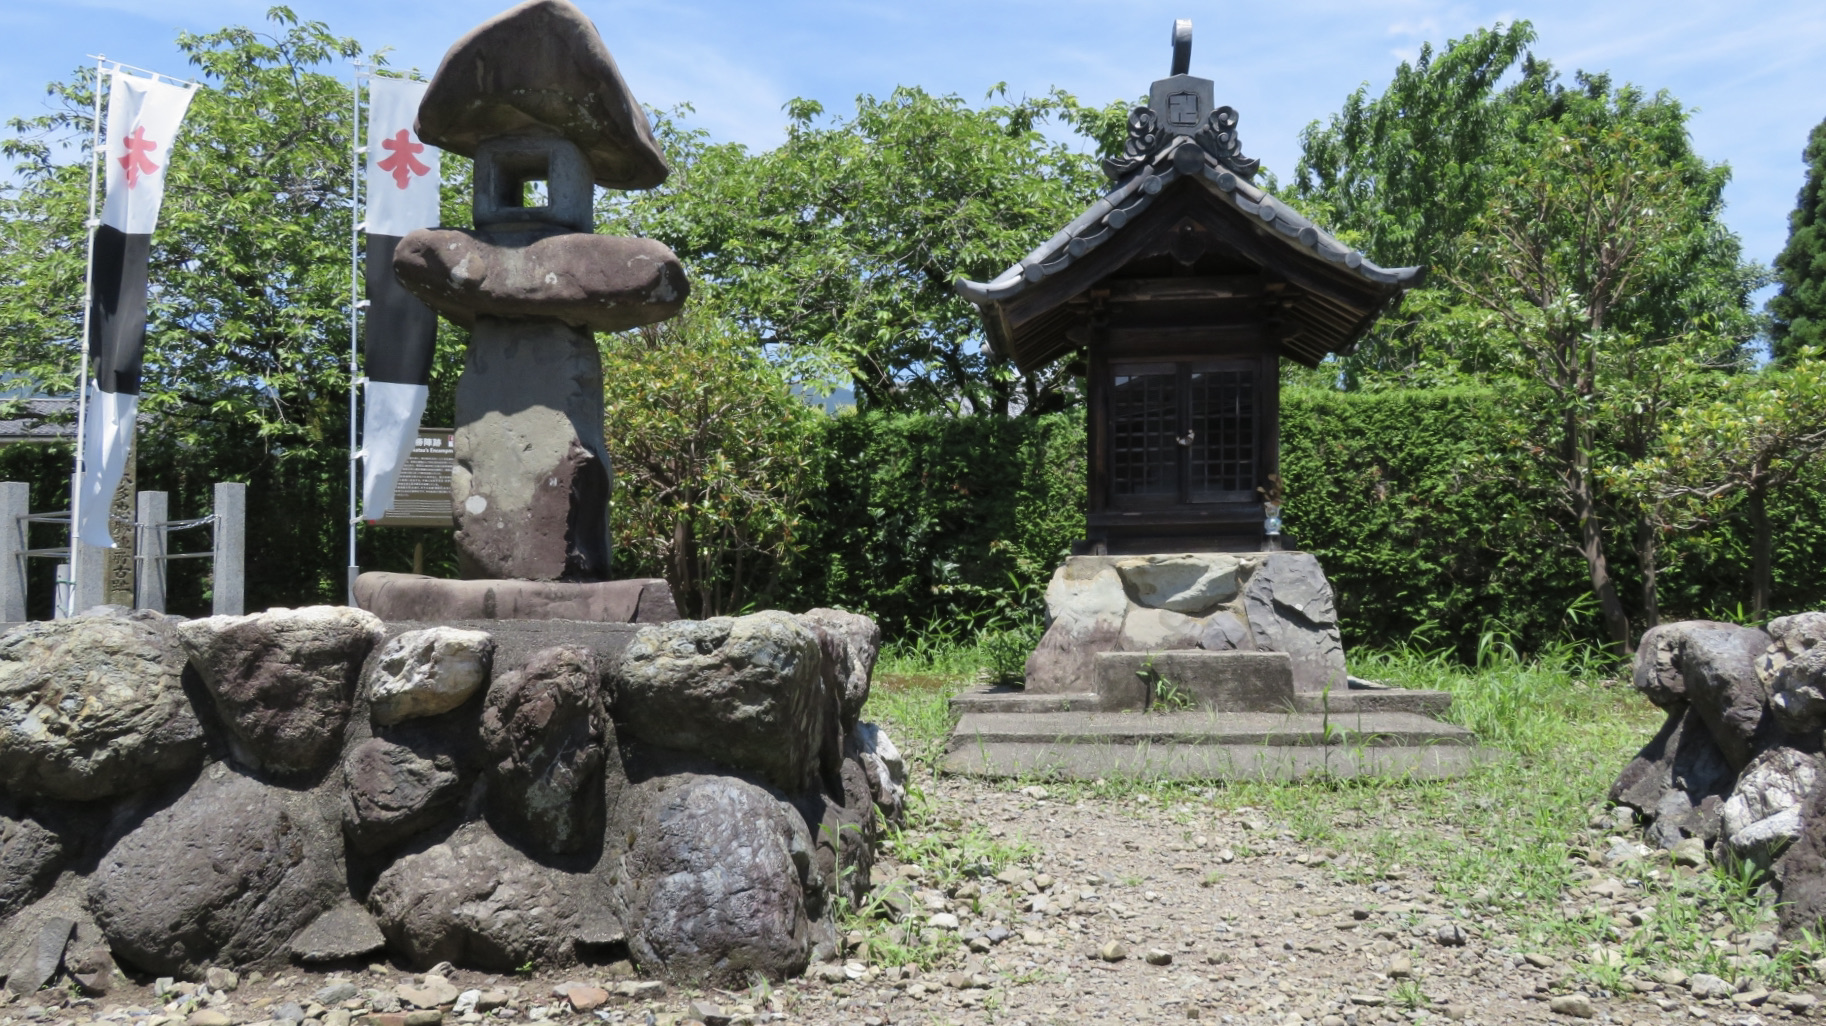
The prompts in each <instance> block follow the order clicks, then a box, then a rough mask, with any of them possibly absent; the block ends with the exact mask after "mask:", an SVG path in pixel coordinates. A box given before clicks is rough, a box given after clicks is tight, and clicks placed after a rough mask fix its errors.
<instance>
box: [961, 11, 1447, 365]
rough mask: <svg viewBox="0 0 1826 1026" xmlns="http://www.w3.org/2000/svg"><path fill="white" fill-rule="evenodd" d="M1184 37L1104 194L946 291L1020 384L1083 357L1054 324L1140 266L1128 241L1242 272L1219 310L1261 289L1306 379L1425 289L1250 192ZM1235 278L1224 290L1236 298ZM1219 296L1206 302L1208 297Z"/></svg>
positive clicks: (1076, 341)
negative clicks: (1186, 250)
mask: <svg viewBox="0 0 1826 1026" xmlns="http://www.w3.org/2000/svg"><path fill="white" fill-rule="evenodd" d="M1181 25H1183V35H1184V38H1183V46H1182V39H1181V38H1180V30H1179V27H1178V26H1176V37H1175V49H1176V54H1175V66H1174V70H1175V71H1176V72H1179V73H1177V74H1175V75H1174V76H1172V77H1170V78H1167V79H1162V80H1161V81H1158V82H1156V83H1154V88H1153V90H1152V94H1151V97H1150V102H1149V104H1148V106H1145V107H1137V108H1135V110H1134V111H1133V112H1132V113H1131V115H1130V118H1129V139H1128V142H1127V146H1126V148H1125V153H1124V156H1122V157H1119V158H1110V159H1105V160H1104V162H1103V169H1104V172H1105V173H1106V174H1108V175H1109V176H1110V178H1112V179H1114V181H1115V185H1114V186H1113V187H1112V188H1111V189H1110V190H1109V192H1107V193H1105V194H1104V196H1103V198H1102V199H1099V200H1098V201H1097V202H1096V203H1094V204H1092V205H1091V207H1090V208H1089V209H1088V210H1086V211H1085V212H1084V213H1082V214H1080V215H1079V216H1078V217H1077V218H1076V219H1074V220H1073V221H1072V222H1071V223H1070V224H1068V225H1066V226H1065V227H1064V228H1063V229H1061V230H1060V231H1059V232H1058V233H1057V234H1055V235H1054V236H1053V237H1052V238H1050V239H1047V240H1046V241H1045V242H1043V243H1041V244H1040V245H1039V246H1037V247H1035V248H1034V250H1033V251H1032V252H1030V253H1028V254H1027V255H1026V256H1024V257H1022V258H1021V259H1020V260H1019V261H1018V262H1016V263H1015V264H1014V265H1013V266H1011V267H1009V268H1008V269H1007V270H1006V271H1004V272H1002V273H1001V274H1000V275H999V276H997V277H996V278H995V280H993V281H989V282H974V281H958V282H956V283H955V287H956V289H957V291H958V293H959V294H960V295H962V296H963V297H964V298H965V299H968V300H969V301H970V302H972V303H975V304H976V305H977V306H978V307H979V308H980V310H981V312H982V316H983V321H984V324H985V326H986V328H987V329H988V333H989V338H990V342H991V344H992V345H994V346H995V347H996V348H997V349H999V350H1001V351H1002V352H1004V353H1005V354H1007V355H1008V356H1009V357H1010V358H1012V359H1013V360H1014V361H1015V363H1016V364H1017V365H1019V366H1020V367H1021V368H1022V369H1024V370H1034V369H1037V368H1038V367H1041V366H1043V365H1045V364H1046V363H1049V362H1051V361H1052V360H1054V359H1056V358H1057V357H1059V356H1060V355H1063V354H1064V353H1066V352H1069V351H1071V350H1074V349H1076V348H1078V347H1079V346H1080V345H1082V344H1083V343H1084V341H1085V339H1086V336H1085V334H1084V332H1083V331H1082V330H1074V329H1081V328H1082V324H1081V323H1079V322H1081V321H1082V320H1083V318H1081V317H1076V316H1060V314H1061V313H1063V312H1064V311H1062V309H1061V308H1062V307H1063V306H1065V305H1066V304H1068V303H1071V302H1073V301H1074V300H1079V299H1080V298H1081V297H1083V296H1085V295H1086V294H1087V293H1089V292H1091V291H1092V290H1093V289H1095V288H1098V287H1099V286H1103V285H1107V284H1108V282H1107V281H1106V279H1109V278H1110V277H1112V276H1118V275H1119V274H1120V272H1122V271H1123V270H1124V268H1125V266H1127V265H1128V264H1129V263H1130V261H1131V260H1133V259H1135V258H1136V257H1138V256H1142V255H1144V254H1145V253H1146V251H1147V250H1146V245H1145V243H1146V242H1147V241H1148V239H1137V238H1135V237H1136V236H1146V237H1149V239H1161V238H1164V237H1166V236H1168V235H1170V234H1171V233H1173V232H1174V231H1176V230H1179V231H1184V232H1187V233H1196V234H1199V235H1201V236H1205V237H1206V241H1204V242H1202V243H1201V244H1200V245H1201V246H1204V247H1214V248H1217V249H1221V250H1223V251H1224V253H1225V256H1226V257H1229V258H1232V259H1233V262H1234V263H1237V264H1238V265H1239V269H1240V268H1241V265H1247V266H1248V267H1252V268H1253V269H1254V274H1255V275H1256V276H1257V277H1258V279H1259V284H1258V286H1257V287H1254V288H1248V287H1244V288H1231V289H1229V291H1230V292H1232V293H1238V294H1237V295H1231V296H1227V297H1226V298H1230V299H1245V300H1249V301H1252V302H1255V303H1256V304H1257V306H1258V307H1259V306H1260V305H1261V301H1262V288H1261V287H1260V285H1261V284H1265V285H1267V287H1268V291H1269V292H1271V293H1272V301H1273V304H1274V306H1275V307H1276V312H1275V321H1276V324H1277V341H1278V342H1279V343H1280V345H1281V347H1282V352H1283V354H1284V355H1286V356H1288V357H1290V358H1292V359H1295V360H1298V361H1299V362H1301V363H1303V364H1306V365H1308V366H1312V365H1316V364H1317V363H1318V362H1319V361H1320V360H1322V359H1324V358H1325V356H1326V355H1327V354H1328V353H1333V352H1348V351H1350V349H1351V347H1353V346H1354V345H1355V344H1356V342H1357V340H1358V339H1359V338H1361V337H1362V335H1363V334H1364V333H1365V332H1366V331H1368V330H1369V327H1370V325H1372V324H1373V323H1374V322H1375V320H1376V318H1377V317H1378V316H1379V315H1380V314H1381V313H1382V311H1383V310H1384V309H1386V308H1387V307H1388V306H1389V305H1390V304H1391V303H1392V302H1394V301H1395V300H1397V299H1398V298H1399V297H1400V295H1401V294H1402V293H1403V292H1404V291H1406V290H1407V289H1409V288H1411V287H1413V286H1415V285H1417V284H1419V283H1420V281H1421V280H1422V278H1423V276H1424V270H1423V269H1422V268H1420V267H1397V268H1385V267H1382V266H1380V265H1378V264H1376V263H1375V262H1373V261H1371V260H1370V259H1368V258H1367V257H1365V256H1364V255H1363V254H1362V253H1361V252H1359V251H1357V250H1355V249H1352V248H1351V247H1349V246H1346V245H1345V244H1344V243H1342V242H1339V241H1338V240H1337V239H1336V238H1335V237H1334V236H1332V234H1331V233H1329V232H1327V231H1325V230H1324V229H1323V228H1320V227H1319V226H1318V225H1315V224H1313V223H1312V221H1310V220H1308V219H1307V218H1305V217H1303V216H1301V215H1300V214H1298V213H1296V212H1295V211H1294V210H1293V209H1292V208H1291V207H1289V206H1288V205H1287V204H1285V203H1283V202H1281V201H1279V200H1277V199H1275V198H1274V197H1273V196H1272V195H1270V194H1269V193H1268V192H1267V191H1265V190H1263V189H1261V188H1260V187H1258V186H1256V185H1255V184H1254V183H1253V182H1252V181H1251V180H1250V179H1251V178H1252V177H1253V176H1254V174H1255V171H1256V168H1257V166H1258V164H1257V162H1256V161H1254V160H1251V159H1250V158H1248V157H1245V156H1243V154H1242V150H1241V144H1240V143H1239V141H1238V139H1237V134H1236V123H1237V114H1236V111H1235V110H1233V109H1231V108H1229V107H1215V108H1213V106H1212V104H1211V96H1212V91H1213V90H1212V84H1211V82H1210V81H1209V80H1207V79H1200V78H1194V77H1193V76H1190V75H1187V74H1184V73H1183V69H1184V66H1185V62H1186V60H1188V59H1189V56H1190V48H1191V46H1190V34H1191V33H1190V25H1189V24H1188V23H1181ZM1153 208H1171V209H1170V210H1168V209H1153ZM1150 214H1153V215H1156V216H1149V215H1150ZM1125 242H1126V243H1128V244H1127V245H1125V244H1124V243H1125ZM1199 252H1200V253H1202V252H1204V250H1203V249H1200V250H1199ZM1175 255H1176V256H1178V255H1180V254H1178V253H1175ZM1197 255H1198V254H1194V255H1193V259H1184V258H1183V257H1182V258H1181V263H1182V265H1183V266H1182V268H1181V271H1180V273H1182V274H1188V275H1189V274H1191V273H1192V271H1193V264H1194V262H1195V260H1196V258H1197ZM1244 277H1248V275H1246V274H1245V275H1241V276H1239V275H1235V274H1231V275H1229V276H1227V278H1226V280H1227V281H1229V282H1231V283H1232V284H1233V285H1235V284H1238V283H1239V278H1244ZM1158 281H1159V279H1156V282H1158ZM1188 284H1190V281H1189V279H1188ZM1222 291H1223V290H1221V289H1219V290H1215V291H1213V290H1210V289H1207V292H1208V293H1210V294H1211V295H1212V296H1217V295H1218V294H1219V293H1220V292H1222ZM1156 292H1158V290H1156Z"/></svg>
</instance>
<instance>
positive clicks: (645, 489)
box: [602, 301, 822, 616]
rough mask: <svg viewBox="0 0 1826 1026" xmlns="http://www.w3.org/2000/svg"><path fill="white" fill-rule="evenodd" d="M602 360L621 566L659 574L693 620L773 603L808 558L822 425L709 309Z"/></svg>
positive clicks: (646, 333) (621, 343) (638, 335)
mask: <svg viewBox="0 0 1826 1026" xmlns="http://www.w3.org/2000/svg"><path fill="white" fill-rule="evenodd" d="M602 349H603V380H604V382H605V392H606V396H607V408H606V414H605V417H604V425H603V427H604V433H605V434H606V436H607V438H608V446H609V452H610V454H611V458H612V459H613V461H614V466H615V500H614V505H613V516H614V521H615V533H616V538H617V550H618V556H617V560H618V561H619V562H621V563H623V564H624V565H629V564H632V565H633V566H637V567H643V568H648V569H657V570H659V572H660V573H661V574H663V575H664V576H665V577H666V579H667V581H668V582H669V583H670V584H671V585H672V592H673V595H675V596H676V597H677V599H678V600H679V602H680V604H681V607H682V608H681V611H682V612H685V614H686V615H688V616H692V615H695V616H718V615H723V614H727V613H739V612H742V611H743V610H744V609H746V608H749V607H750V606H753V605H755V604H758V603H765V602H767V601H768V600H769V599H771V598H772V597H773V596H774V594H775V593H776V592H777V591H778V588H779V581H780V574H781V572H782V571H783V570H785V569H787V568H788V567H789V565H790V563H791V562H792V560H793V558H794V557H795V556H796V555H797V554H798V552H799V547H800V545H801V532H800V518H801V517H802V515H803V513H804V499H805V498H806V495H807V490H808V488H809V487H810V484H811V474H810V469H811V467H812V466H813V464H814V462H815V457H816V454H815V446H816V437H815V430H816V427H817V424H816V420H817V418H819V417H821V416H822V414H820V413H818V412H817V411H816V410H814V409H813V408H812V407H811V406H810V405H808V404H807V403H805V402H804V401H803V400H801V399H800V398H799V397H798V396H797V395H794V394H793V392H792V390H791V388H790V386H789V385H788V383H787V381H786V377H785V375H784V374H783V372H782V368H781V367H780V366H779V365H776V364H775V363H773V362H771V361H769V360H768V359H767V357H766V355H765V354H764V353H762V351H761V349H760V347H759V346H757V345H755V344H754V343H753V341H752V340H749V339H746V338H744V337H743V336H742V334H741V332H740V330H739V329H737V328H735V327H734V326H733V325H731V324H730V323H729V322H727V321H726V320H724V319H722V318H719V317H717V316H716V315H715V314H714V313H712V312H711V311H709V310H707V309H706V305H705V304H704V303H703V302H701V301H699V302H694V304H693V305H692V306H690V307H688V308H687V309H686V311H685V313H684V314H683V315H681V316H680V317H678V318H676V319H674V320H671V321H668V322H665V323H663V324H657V325H651V326H648V327H646V328H643V329H641V330H639V331H637V332H633V333H628V334H623V335H618V336H612V337H609V338H605V339H604V340H603V343H602Z"/></svg>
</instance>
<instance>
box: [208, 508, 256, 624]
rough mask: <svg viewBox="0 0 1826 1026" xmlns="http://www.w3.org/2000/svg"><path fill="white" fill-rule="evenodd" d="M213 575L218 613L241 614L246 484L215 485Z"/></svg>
mask: <svg viewBox="0 0 1826 1026" xmlns="http://www.w3.org/2000/svg"><path fill="white" fill-rule="evenodd" d="M215 500H216V504H215V509H214V510H212V511H211V512H212V514H213V515H214V516H215V521H216V522H215V523H214V524H213V525H211V527H210V534H211V535H212V536H213V539H214V547H215V558H214V559H213V560H211V561H210V562H211V563H212V564H213V566H214V571H215V573H214V577H213V579H212V580H211V582H210V586H211V589H210V590H212V591H213V592H215V603H214V606H213V608H212V609H211V610H210V611H211V612H212V613H214V614H215V615H217V616H240V615H241V614H242V613H244V612H246V611H247V486H246V485H244V484H240V483H238V482H232V481H227V482H223V483H220V484H218V485H216V495H215Z"/></svg>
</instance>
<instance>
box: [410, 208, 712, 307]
mask: <svg viewBox="0 0 1826 1026" xmlns="http://www.w3.org/2000/svg"><path fill="white" fill-rule="evenodd" d="M393 273H394V274H395V275H397V276H398V277H399V280H400V284H402V285H404V286H405V287H406V291H408V292H411V293H412V294H413V295H415V296H417V297H419V298H420V299H422V300H424V301H425V305H427V306H429V307H431V308H432V309H433V310H436V311H437V312H438V313H440V314H442V315H444V316H445V317H447V318H449V319H450V321H451V322H452V323H454V324H457V325H460V326H462V327H465V328H468V327H473V326H474V325H475V322H476V318H477V317H478V316H481V315H487V316H494V317H543V318H550V319H552V320H555V321H562V322H564V323H565V324H570V325H575V326H577V327H580V328H588V329H591V330H594V331H623V330H625V329H628V328H636V327H639V326H640V325H643V324H652V323H654V322H656V321H663V320H665V319H667V318H669V317H672V316H673V315H675V314H677V313H678V311H679V310H680V309H681V308H682V307H683V306H684V305H685V297H686V296H688V295H690V292H691V288H690V285H689V284H688V283H687V281H686V279H685V269H684V267H683V266H682V265H680V264H679V262H678V257H676V256H674V255H673V253H672V251H671V250H670V249H668V248H666V246H665V244H664V243H660V242H655V241H653V240H652V239H627V238H620V237H617V236H613V235H593V234H589V233H585V232H574V231H565V230H562V229H551V230H548V231H542V232H499V233H496V232H485V231H480V232H479V231H471V230H468V229H462V228H421V229H419V230H418V231H415V232H413V233H412V234H410V235H408V236H406V237H405V238H404V239H402V240H400V244H399V248H398V249H396V250H394V253H393Z"/></svg>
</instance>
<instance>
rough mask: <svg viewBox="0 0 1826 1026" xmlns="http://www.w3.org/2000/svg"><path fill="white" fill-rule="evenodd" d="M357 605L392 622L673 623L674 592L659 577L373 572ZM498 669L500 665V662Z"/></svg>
mask: <svg viewBox="0 0 1826 1026" xmlns="http://www.w3.org/2000/svg"><path fill="white" fill-rule="evenodd" d="M355 601H356V603H357V604H358V605H360V606H361V608H363V609H366V610H367V611H368V612H370V613H373V614H374V615H375V616H378V617H380V618H381V619H382V620H386V621H387V622H389V623H393V622H397V621H400V620H412V621H419V622H424V623H449V622H452V621H456V620H585V621H589V622H592V623H669V622H671V621H673V620H676V619H678V605H677V604H676V603H675V602H674V601H673V600H672V588H671V587H670V586H669V585H667V584H666V582H665V581H663V580H661V579H660V578H657V577H635V578H629V579H627V580H622V581H582V582H566V581H492V580H482V581H445V580H440V579H438V578H435V577H425V576H423V575H421V574H394V573H385V572H380V571H375V572H372V573H365V574H362V575H361V576H360V577H357V578H356V579H355ZM496 665H497V668H499V663H498V662H497V664H496Z"/></svg>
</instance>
